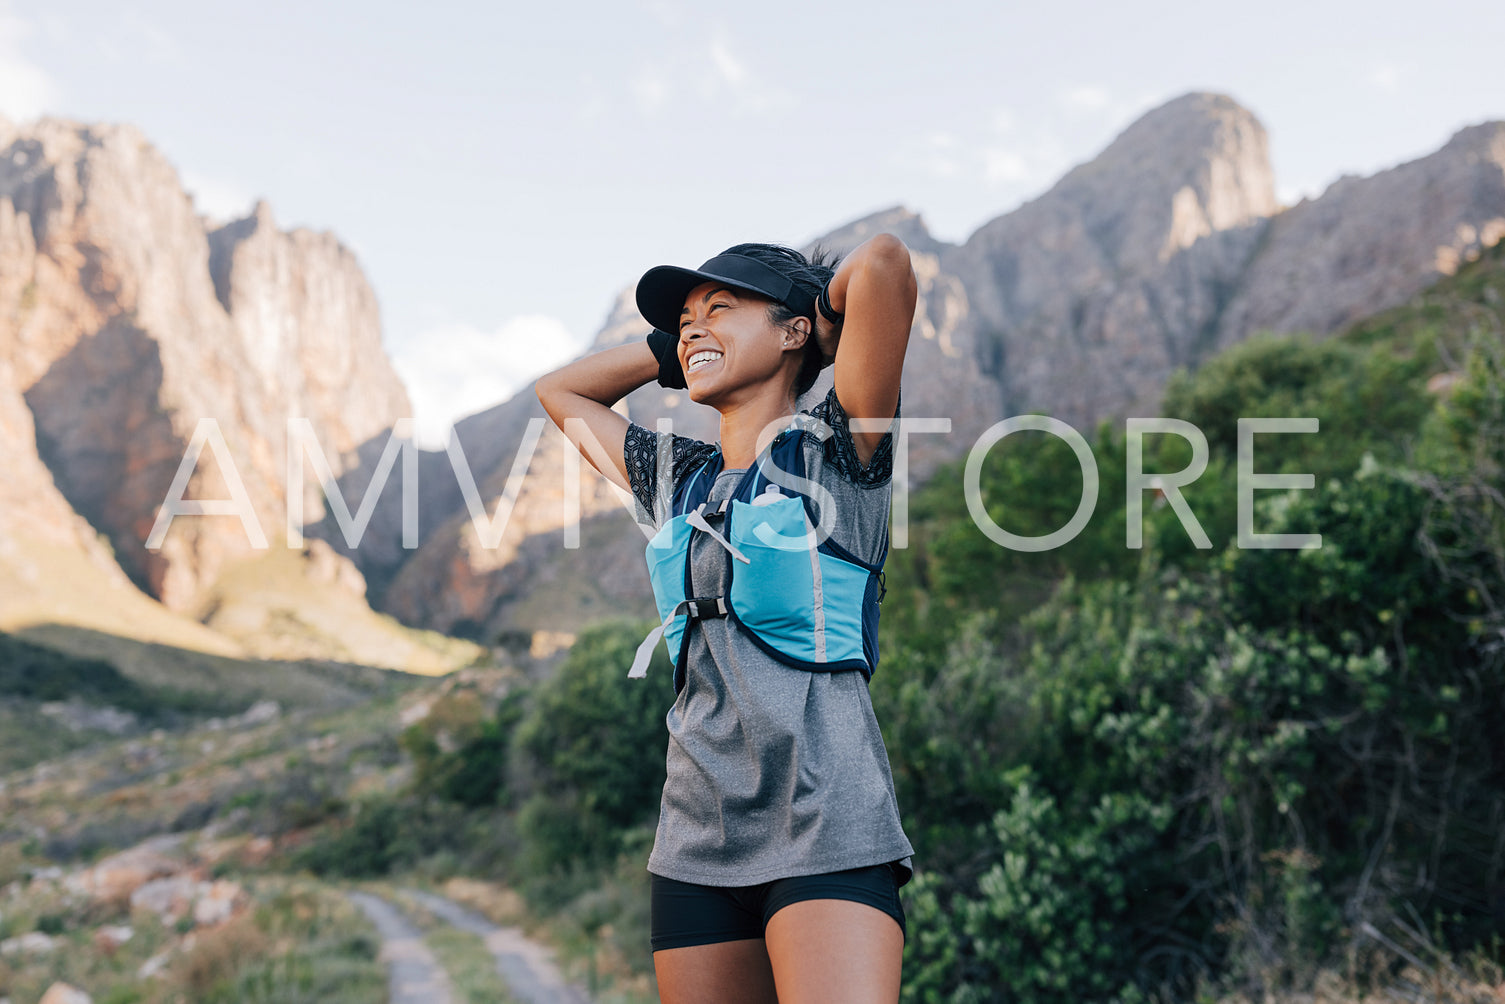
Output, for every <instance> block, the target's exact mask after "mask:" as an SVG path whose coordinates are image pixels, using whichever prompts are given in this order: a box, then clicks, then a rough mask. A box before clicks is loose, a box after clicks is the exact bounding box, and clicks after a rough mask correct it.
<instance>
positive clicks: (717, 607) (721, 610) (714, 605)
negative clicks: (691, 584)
mask: <svg viewBox="0 0 1505 1004" xmlns="http://www.w3.org/2000/svg"><path fill="white" fill-rule="evenodd" d="M685 602H686V603H688V604H689V605H690V609H689V614H690V618H691V619H692V620H708V619H711V618H715V617H725V616H726V597H725V596H692V597H690V598H689V599H687V600H685Z"/></svg>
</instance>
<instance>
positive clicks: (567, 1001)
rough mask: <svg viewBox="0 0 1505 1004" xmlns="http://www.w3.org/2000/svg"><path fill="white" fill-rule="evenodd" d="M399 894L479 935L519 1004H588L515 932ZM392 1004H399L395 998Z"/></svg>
mask: <svg viewBox="0 0 1505 1004" xmlns="http://www.w3.org/2000/svg"><path fill="white" fill-rule="evenodd" d="M402 892H403V895H405V896H410V897H412V898H413V900H414V901H415V902H417V903H418V904H419V905H421V906H422V907H423V908H424V909H426V910H428V911H429V912H430V913H432V914H433V915H434V916H436V917H438V918H439V919H440V920H442V921H444V922H445V923H447V924H452V925H454V926H455V927H458V928H459V929H460V930H462V931H469V932H470V933H472V934H477V935H480V937H481V940H482V941H484V942H485V943H486V947H487V949H488V950H490V952H491V955H492V957H493V958H495V959H496V971H497V972H498V973H499V974H500V975H501V977H502V979H503V980H505V981H506V982H507V987H508V990H509V991H510V992H511V994H512V996H513V997H516V998H517V1000H518V1001H519V1002H520V1004H590V998H589V997H587V996H586V995H585V993H583V992H582V991H581V990H580V989H578V988H577V987H574V986H571V985H570V984H569V983H568V982H566V981H565V978H564V975H563V974H562V973H561V972H560V971H559V967H557V966H556V965H554V960H553V957H552V955H551V954H550V952H549V950H548V949H547V948H545V947H544V946H542V945H540V944H539V943H538V942H536V941H532V940H531V939H529V938H528V937H527V936H526V935H524V934H523V932H522V931H521V930H519V929H518V928H515V927H498V926H497V925H495V924H493V923H492V922H491V921H489V920H487V919H486V918H485V917H483V916H481V915H480V914H478V913H476V912H474V911H472V910H468V909H466V908H465V907H463V906H461V905H460V904H458V903H456V902H454V901H453V900H450V899H446V898H445V897H443V896H438V895H435V894H433V893H427V892H422V891H420V890H417V889H404V890H402ZM392 1004H399V1002H398V1001H397V1000H396V998H395V997H394V998H393V1002H392Z"/></svg>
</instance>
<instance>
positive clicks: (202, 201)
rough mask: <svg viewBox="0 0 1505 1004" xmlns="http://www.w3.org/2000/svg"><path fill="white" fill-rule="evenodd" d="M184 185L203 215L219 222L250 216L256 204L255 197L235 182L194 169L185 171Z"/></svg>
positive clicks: (196, 207)
mask: <svg viewBox="0 0 1505 1004" xmlns="http://www.w3.org/2000/svg"><path fill="white" fill-rule="evenodd" d="M183 187H184V188H185V189H187V190H188V194H189V195H191V196H193V205H194V208H195V209H197V210H198V211H199V214H200V215H201V216H207V217H209V218H210V219H212V220H216V221H219V222H226V221H229V220H238V219H242V218H244V217H246V216H249V215H250V213H251V209H252V207H253V206H254V205H255V204H256V199H255V197H253V196H252V195H251V193H250V192H248V191H246V190H245V189H244V188H242V187H241V186H239V185H237V184H235V183H234V182H230V181H224V180H222V179H220V178H210V177H208V176H206V175H202V174H196V173H195V172H193V171H184V172H183Z"/></svg>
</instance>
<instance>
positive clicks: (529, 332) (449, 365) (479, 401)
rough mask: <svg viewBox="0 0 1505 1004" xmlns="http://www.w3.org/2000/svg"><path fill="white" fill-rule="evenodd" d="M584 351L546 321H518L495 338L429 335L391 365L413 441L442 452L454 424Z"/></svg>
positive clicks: (437, 331)
mask: <svg viewBox="0 0 1505 1004" xmlns="http://www.w3.org/2000/svg"><path fill="white" fill-rule="evenodd" d="M585 348H586V343H585V341H584V340H582V339H579V338H576V337H575V336H574V335H572V334H570V332H569V330H568V329H567V328H565V326H564V324H563V323H562V322H561V321H559V320H558V319H557V318H554V317H549V316H547V315H543V314H526V315H523V316H520V317H514V318H512V319H511V320H509V321H507V322H506V323H505V324H503V325H502V326H501V328H500V329H498V330H496V331H482V330H480V329H479V328H476V327H472V326H470V325H466V324H451V325H445V326H443V327H438V328H434V329H431V330H429V331H426V332H424V333H423V334H421V335H419V336H418V337H417V338H414V339H413V340H412V341H411V342H410V343H409V344H407V345H405V346H403V347H401V348H399V349H398V350H396V352H395V353H394V358H393V360H392V361H393V365H394V366H395V367H396V369H397V375H398V376H400V377H401V378H402V382H403V383H404V384H405V385H406V386H407V389H408V397H409V398H410V399H411V400H412V402H413V418H414V439H415V440H416V442H417V443H418V445H419V446H421V447H423V448H425V449H442V448H443V447H444V444H445V442H446V441H447V440H448V439H449V432H450V428H451V426H453V425H454V423H455V422H456V421H457V420H459V419H461V418H463V417H465V416H466V415H471V414H474V413H475V412H478V411H483V410H485V409H487V408H490V407H491V406H493V405H496V404H500V403H502V402H503V401H505V400H507V398H509V397H511V396H512V395H513V394H515V393H516V392H517V391H518V390H519V389H520V388H522V387H524V386H526V385H527V383H528V381H530V380H532V379H534V378H536V377H538V376H540V375H542V374H544V373H547V372H548V371H549V370H552V369H554V368H555V367H557V366H560V365H562V364H564V363H566V362H568V361H569V360H570V359H573V358H574V357H575V356H577V355H579V354H580V353H581V352H583V351H584V350H585Z"/></svg>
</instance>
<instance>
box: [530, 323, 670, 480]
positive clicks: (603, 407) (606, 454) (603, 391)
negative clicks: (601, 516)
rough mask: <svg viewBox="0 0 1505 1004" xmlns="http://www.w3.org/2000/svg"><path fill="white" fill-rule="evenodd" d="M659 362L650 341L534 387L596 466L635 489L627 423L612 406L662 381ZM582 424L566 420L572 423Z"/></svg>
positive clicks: (568, 368)
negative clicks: (630, 477) (627, 451)
mask: <svg viewBox="0 0 1505 1004" xmlns="http://www.w3.org/2000/svg"><path fill="white" fill-rule="evenodd" d="M658 372H659V369H658V359H657V358H655V357H654V355H653V350H652V349H650V348H649V347H648V343H647V342H645V341H641V340H639V341H635V342H630V343H628V344H626V345H615V346H613V347H611V348H609V349H602V350H601V351H600V352H592V353H591V354H590V355H588V356H584V357H582V358H580V359H576V360H575V361H574V362H572V363H569V364H567V365H564V366H561V367H560V368H559V369H557V370H554V371H553V372H552V373H545V374H544V375H543V376H541V377H539V378H538V380H537V381H536V382H535V383H534V385H533V389H534V391H535V392H536V393H537V394H538V400H539V402H540V403H541V404H542V405H543V410H544V411H546V412H548V413H549V417H550V418H551V419H553V420H554V424H555V425H557V426H559V429H560V431H561V432H563V433H564V434H565V437H566V438H567V439H569V441H570V442H571V443H572V444H574V447H575V449H577V450H579V451H580V455H581V456H583V457H584V458H585V459H586V460H587V461H588V462H589V463H590V465H591V466H592V467H594V468H595V469H596V470H598V471H600V472H601V475H602V476H603V477H605V478H606V479H607V480H609V481H611V482H612V483H613V484H615V485H617V486H618V487H620V488H624V489H626V490H627V491H631V490H632V485H631V483H630V482H629V480H628V477H627V464H626V461H625V460H624V459H623V456H622V454H623V443H624V442H625V440H626V438H627V419H625V418H623V417H622V416H621V415H619V414H617V413H616V412H614V411H612V410H611V406H612V405H614V404H616V403H617V402H618V401H620V400H621V399H622V398H623V397H625V396H626V395H627V394H628V393H630V392H631V391H634V390H637V389H638V388H639V387H641V386H643V385H644V384H646V383H653V382H655V381H657V380H658ZM572 418H573V419H578V420H579V421H574V422H567V421H566V420H567V419H572Z"/></svg>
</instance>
